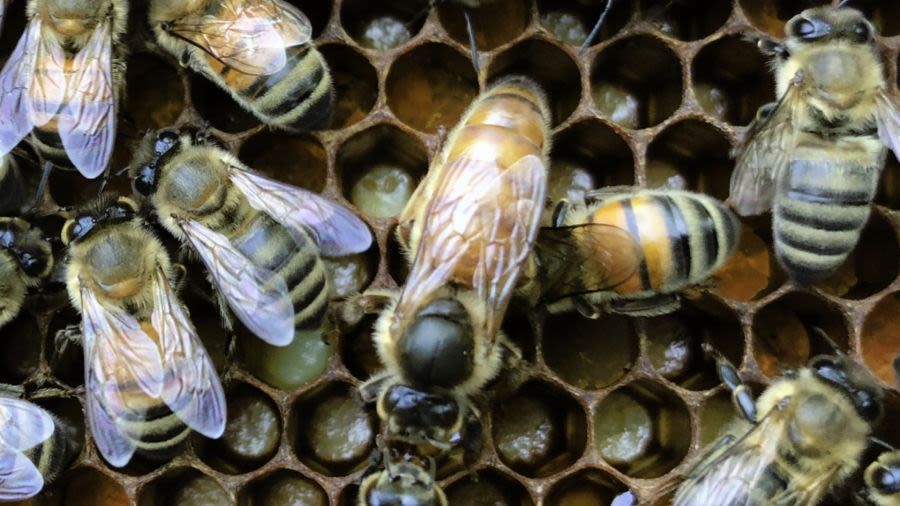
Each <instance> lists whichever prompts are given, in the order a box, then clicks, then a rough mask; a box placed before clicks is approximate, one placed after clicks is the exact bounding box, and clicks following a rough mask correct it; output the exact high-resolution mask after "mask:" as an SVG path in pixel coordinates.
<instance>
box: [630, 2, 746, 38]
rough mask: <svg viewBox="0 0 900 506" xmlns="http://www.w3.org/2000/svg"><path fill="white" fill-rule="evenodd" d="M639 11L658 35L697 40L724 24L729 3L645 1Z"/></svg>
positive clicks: (728, 14)
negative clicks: (657, 31) (660, 33)
mask: <svg viewBox="0 0 900 506" xmlns="http://www.w3.org/2000/svg"><path fill="white" fill-rule="evenodd" d="M641 11H642V13H641V15H642V17H643V18H644V19H646V20H648V21H649V22H650V23H651V24H652V25H653V26H655V27H656V29H657V30H659V31H660V32H662V33H664V34H666V35H669V36H672V37H675V38H678V39H681V40H698V39H702V38H705V37H708V36H709V35H712V34H713V33H715V32H716V31H717V30H718V29H719V28H721V27H722V25H724V24H725V21H727V20H728V17H729V16H731V2H718V1H716V2H708V1H705V0H645V1H644V2H642V4H641Z"/></svg>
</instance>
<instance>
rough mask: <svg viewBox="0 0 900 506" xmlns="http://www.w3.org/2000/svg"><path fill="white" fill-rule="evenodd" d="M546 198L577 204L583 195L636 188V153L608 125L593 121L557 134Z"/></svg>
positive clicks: (576, 124)
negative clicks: (608, 188)
mask: <svg viewBox="0 0 900 506" xmlns="http://www.w3.org/2000/svg"><path fill="white" fill-rule="evenodd" d="M551 164H552V165H551V167H550V179H549V181H548V188H547V195H548V198H549V199H550V201H552V202H556V201H558V200H559V199H561V198H568V199H569V200H573V201H576V202H577V200H578V198H579V197H582V198H583V196H584V191H586V190H590V189H594V188H601V187H604V186H619V185H629V186H630V185H633V184H634V153H632V151H631V148H629V147H628V144H627V143H626V142H625V140H624V139H623V138H622V137H621V136H620V135H619V134H618V133H616V131H615V130H613V129H612V128H611V127H610V126H609V125H607V124H606V123H604V122H602V121H600V120H596V119H590V120H586V121H581V122H579V123H575V124H574V125H572V126H570V127H568V128H566V129H565V130H563V131H561V132H559V133H558V134H556V136H555V138H554V140H553V156H552V162H551Z"/></svg>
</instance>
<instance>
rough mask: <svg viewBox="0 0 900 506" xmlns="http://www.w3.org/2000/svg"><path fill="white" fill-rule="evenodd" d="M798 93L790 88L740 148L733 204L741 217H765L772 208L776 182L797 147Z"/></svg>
mask: <svg viewBox="0 0 900 506" xmlns="http://www.w3.org/2000/svg"><path fill="white" fill-rule="evenodd" d="M797 90H798V86H796V85H792V86H790V87H789V88H788V90H787V91H786V92H785V94H784V96H783V97H781V99H780V100H779V101H778V103H777V104H776V106H775V109H774V110H773V111H771V113H770V114H769V116H768V117H767V118H757V119H756V120H755V121H754V122H753V124H752V125H750V128H749V130H748V132H747V137H746V139H747V140H746V141H745V142H744V144H743V146H741V147H739V148H738V150H740V155H739V156H738V160H737V163H736V165H735V168H734V173H733V174H732V176H731V189H730V196H729V200H730V201H731V204H732V205H733V206H734V208H735V210H736V211H737V212H738V213H739V214H741V215H744V216H746V215H755V214H762V213H764V212H766V211H768V210H769V209H770V208H771V207H772V200H773V199H774V197H775V182H776V181H777V180H778V177H779V175H780V174H781V173H783V171H784V169H785V167H787V164H788V162H789V161H790V153H791V151H792V150H793V149H794V146H795V145H796V136H797V131H796V129H795V128H794V126H795V123H796V121H795V115H796V111H797V105H798V104H799V93H798V91H797Z"/></svg>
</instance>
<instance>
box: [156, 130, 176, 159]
mask: <svg viewBox="0 0 900 506" xmlns="http://www.w3.org/2000/svg"><path fill="white" fill-rule="evenodd" d="M177 142H178V134H177V133H175V132H173V131H171V130H163V131H162V132H160V133H159V135H157V136H156V143H154V145H153V151H154V152H155V153H156V154H157V155H159V156H161V155H164V154H166V153H167V152H168V151H169V150H170V149H172V148H173V147H175V144H176V143H177Z"/></svg>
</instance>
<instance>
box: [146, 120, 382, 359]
mask: <svg viewBox="0 0 900 506" xmlns="http://www.w3.org/2000/svg"><path fill="white" fill-rule="evenodd" d="M131 173H132V175H133V177H134V187H135V190H136V191H137V192H138V193H140V194H142V195H144V196H145V197H147V199H148V202H149V203H150V205H151V206H152V207H153V208H154V209H155V211H156V213H157V215H158V216H159V220H160V223H161V224H162V226H163V227H165V229H166V230H168V231H169V232H170V233H171V234H172V235H174V236H175V237H176V238H178V239H179V240H181V241H182V243H184V244H185V245H189V246H191V247H192V248H193V251H195V252H196V253H197V255H198V256H199V257H200V259H201V260H202V261H203V263H204V264H205V265H206V267H207V270H208V272H209V275H210V278H211V280H212V282H213V283H214V285H215V286H216V288H217V292H218V295H219V297H221V299H222V300H223V301H224V302H225V304H226V305H227V306H229V307H230V308H231V310H232V311H233V312H234V314H235V315H236V316H237V317H238V319H239V320H240V321H241V322H242V323H243V324H244V325H245V326H246V327H247V328H248V329H249V330H250V331H251V332H253V333H254V334H256V335H257V336H258V337H260V338H261V339H263V340H264V341H266V342H268V343H270V344H273V345H276V346H285V345H287V344H289V343H290V342H291V341H292V340H293V339H294V334H295V332H302V331H308V330H312V329H318V328H319V327H320V326H321V325H322V322H323V319H324V317H325V313H326V310H327V308H328V300H329V294H330V288H329V285H330V282H329V280H328V274H327V271H326V268H325V265H324V263H323V261H322V259H321V257H320V253H322V254H325V255H329V256H340V255H348V254H351V253H359V252H362V251H365V250H367V249H368V248H369V246H370V245H371V243H372V234H371V232H370V231H369V228H368V227H367V226H366V224H365V223H364V222H363V221H362V220H361V219H360V218H358V217H357V216H356V215H355V214H353V213H352V212H351V211H349V210H348V209H346V208H344V207H342V206H340V205H338V204H336V203H334V202H331V201H330V200H328V199H325V198H323V197H320V196H319V195H316V194H315V193H312V192H310V191H307V190H303V189H300V188H296V187H294V186H290V185H287V184H284V183H281V182H278V181H274V180H271V179H268V178H265V177H263V176H261V175H259V174H256V173H254V172H253V171H251V170H250V169H249V168H248V167H247V166H246V165H244V164H243V163H242V162H241V161H240V160H238V159H237V158H236V157H234V156H233V155H232V154H231V153H229V152H228V151H225V150H224V149H222V148H221V147H219V146H217V145H216V144H215V142H214V141H212V140H211V139H210V138H209V137H207V136H206V135H205V133H204V132H197V133H193V134H192V133H187V132H176V131H172V130H162V131H160V132H159V133H158V135H156V136H148V137H147V139H146V141H145V142H144V143H143V146H142V147H141V148H140V149H139V154H138V155H137V157H136V159H135V161H134V163H133V164H132V167H131Z"/></svg>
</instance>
